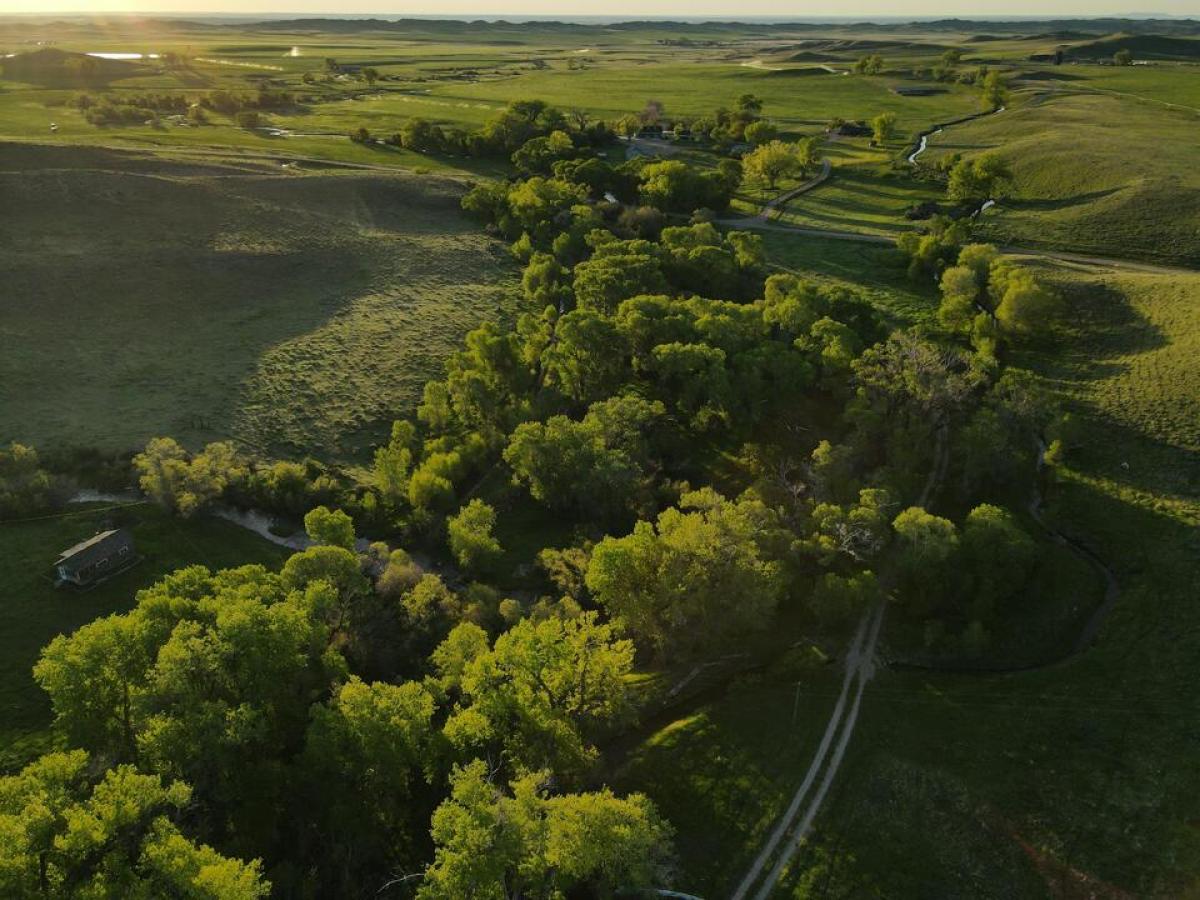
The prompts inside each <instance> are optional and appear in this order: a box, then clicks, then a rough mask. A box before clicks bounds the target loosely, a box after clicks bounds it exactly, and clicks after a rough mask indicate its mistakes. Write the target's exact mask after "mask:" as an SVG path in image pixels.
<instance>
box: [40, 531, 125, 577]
mask: <svg viewBox="0 0 1200 900" xmlns="http://www.w3.org/2000/svg"><path fill="white" fill-rule="evenodd" d="M132 544H133V538H132V537H131V536H130V534H129V532H128V531H126V530H125V529H124V528H117V529H113V530H112V531H102V532H100V533H99V534H96V535H93V536H92V537H90V538H88V539H87V540H86V541H80V542H79V543H78V544H76V545H75V546H74V547H68V548H67V549H66V550H64V551H63V552H62V553H60V554H59V555H58V559H57V560H56V561H55V563H54V564H55V565H56V566H61V565H62V564H63V563H70V564H71V566H72V567H74V568H77V569H78V568H82V567H83V566H86V565H88V564H89V563H93V562H95V561H97V560H101V559H105V558H106V557H108V556H109V555H111V554H112V553H113V551H115V550H116V549H117V548H119V547H121V546H122V545H132Z"/></svg>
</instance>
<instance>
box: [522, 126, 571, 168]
mask: <svg viewBox="0 0 1200 900" xmlns="http://www.w3.org/2000/svg"><path fill="white" fill-rule="evenodd" d="M574 153H575V144H574V142H573V141H572V140H571V136H570V135H569V134H567V133H566V132H565V131H552V132H550V134H548V135H546V136H545V137H536V138H531V139H530V140H528V141H526V142H525V144H524V145H523V146H522V147H521V149H519V150H518V151H517V152H516V153H514V154H513V155H512V161H513V165H515V166H516V167H517V168H518V169H520V170H521V171H522V172H525V173H527V174H534V173H541V174H543V175H547V174H549V173H550V169H551V167H552V166H553V165H554V163H555V162H557V161H558V160H560V159H568V158H570V157H571V156H572V155H574Z"/></svg>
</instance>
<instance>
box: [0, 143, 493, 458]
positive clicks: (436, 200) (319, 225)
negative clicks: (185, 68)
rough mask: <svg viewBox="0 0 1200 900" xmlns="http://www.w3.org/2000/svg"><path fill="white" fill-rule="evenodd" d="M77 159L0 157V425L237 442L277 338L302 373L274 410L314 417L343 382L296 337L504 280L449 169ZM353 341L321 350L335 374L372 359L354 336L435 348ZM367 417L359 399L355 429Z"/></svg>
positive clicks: (461, 316) (43, 435)
mask: <svg viewBox="0 0 1200 900" xmlns="http://www.w3.org/2000/svg"><path fill="white" fill-rule="evenodd" d="M80 155H81V157H82V159H81V160H79V161H77V166H76V167H74V168H69V167H67V166H66V165H65V163H67V162H68V161H69V160H70V157H71V154H70V153H68V152H66V151H62V150H54V151H51V152H49V153H48V154H47V158H45V159H43V158H42V154H40V153H37V152H34V153H13V154H7V153H0V169H3V170H5V171H3V172H0V193H2V194H3V195H4V196H5V203H6V209H5V217H4V219H3V220H2V221H0V245H4V246H5V247H6V254H7V260H6V262H7V265H6V267H5V268H6V272H5V282H6V285H5V286H6V288H7V290H8V292H9V296H11V297H20V298H21V302H20V303H10V304H5V305H3V307H0V381H4V382H5V387H6V389H11V391H12V395H11V396H12V403H11V404H10V403H9V402H8V390H6V391H5V394H6V401H5V403H4V404H2V406H3V407H4V412H3V417H2V419H0V430H3V431H7V432H9V433H10V434H11V435H12V436H13V437H16V438H21V439H24V440H28V441H30V442H33V443H44V442H51V443H52V442H55V441H60V440H64V439H68V438H69V439H71V440H74V441H77V442H80V443H86V444H95V445H97V446H105V447H113V446H119V447H125V446H136V445H138V444H139V443H142V442H144V441H145V440H146V439H147V438H148V437H149V436H152V435H153V434H159V433H174V434H175V435H176V436H178V437H180V438H181V439H183V440H185V441H188V442H189V443H196V442H199V441H201V440H211V439H213V438H215V437H218V436H225V435H226V434H227V429H228V428H229V423H230V422H231V421H232V417H233V416H234V415H235V414H236V413H237V404H238V403H239V397H240V395H241V391H242V386H243V385H244V384H245V383H246V381H247V379H249V378H251V377H253V376H255V375H256V373H258V372H259V369H260V365H261V361H262V360H263V358H264V356H265V355H267V354H268V353H271V352H272V351H276V350H278V349H279V348H284V349H283V350H282V351H281V352H282V356H281V357H280V363H279V365H280V366H282V368H283V370H284V372H285V374H288V373H290V377H289V378H288V381H287V390H286V391H281V392H278V393H277V394H276V395H275V396H274V397H273V401H274V403H275V406H274V407H272V411H276V412H277V411H278V410H279V409H280V408H282V407H284V406H286V407H287V408H288V409H293V408H295V407H298V406H300V405H303V404H307V405H308V408H311V409H314V410H316V409H321V408H322V404H323V403H324V402H325V401H324V398H323V396H322V392H323V391H326V390H331V389H333V388H337V387H338V385H337V384H333V383H332V382H328V381H327V382H321V383H308V382H306V380H305V378H306V376H308V375H311V367H312V365H311V363H310V361H309V360H308V359H307V357H303V354H299V351H293V350H290V349H287V348H288V347H289V345H290V344H292V343H293V342H294V341H295V340H296V339H297V338H301V337H304V336H307V335H310V334H313V333H316V332H320V331H322V330H323V329H325V328H327V327H328V326H329V324H330V323H331V322H333V321H334V320H337V319H339V317H340V316H341V315H342V314H343V313H345V312H346V311H347V310H348V309H350V308H351V307H352V306H353V305H355V304H357V303H359V302H360V301H362V300H363V298H375V297H379V296H386V297H388V298H390V302H392V303H393V305H405V304H407V305H411V306H412V307H413V309H414V310H416V309H420V308H422V307H423V306H424V304H426V303H427V302H429V300H430V298H431V297H437V298H443V297H446V296H452V295H453V293H454V292H455V291H461V292H462V297H461V298H460V299H461V302H460V305H462V304H466V303H467V302H468V301H471V302H473V303H476V304H478V303H481V302H483V301H482V300H481V299H480V298H481V297H482V294H481V292H482V291H483V287H482V286H481V285H482V284H483V283H485V282H488V281H490V279H492V278H493V277H495V276H496V273H499V272H501V271H503V268H502V265H503V264H502V262H501V260H500V258H499V257H497V256H496V254H495V253H492V252H491V251H490V245H489V244H488V243H487V241H486V239H485V238H483V236H482V235H481V233H480V231H479V229H478V228H477V226H475V225H474V224H473V223H471V222H470V221H469V220H467V219H466V218H465V217H464V216H463V215H462V214H461V212H460V210H459V206H458V197H459V195H460V194H461V191H462V186H461V185H460V184H458V183H455V182H452V181H449V180H447V179H440V178H416V177H408V178H405V177H393V176H390V175H379V174H376V173H362V172H358V173H345V174H339V175H336V176H319V175H307V176H303V177H299V176H295V175H290V174H282V173H280V170H279V169H278V167H276V168H275V169H274V170H273V171H271V172H270V173H269V174H268V173H267V172H263V171H260V172H247V171H245V170H237V169H229V168H224V167H222V166H220V165H219V164H214V165H211V166H210V165H208V164H206V163H205V164H183V165H180V166H177V167H173V166H172V164H171V163H170V162H169V161H166V160H163V159H155V158H151V159H143V158H141V157H139V156H137V155H134V154H105V153H97V152H95V151H83V152H81V154H80ZM47 162H48V163H49V164H50V168H46V167H44V166H45V163H47ZM39 163H42V165H39ZM97 166H103V167H102V168H99V167H97ZM117 166H120V168H117ZM110 167H112V168H110ZM439 302H441V303H442V304H443V306H445V305H447V303H446V301H444V300H439ZM484 312H486V311H485V310H482V309H480V311H479V313H478V315H482V314H484ZM430 315H431V316H432V317H433V319H434V320H437V321H440V319H441V318H444V317H446V316H449V317H450V318H453V319H454V321H453V322H451V323H449V324H448V325H446V327H447V328H450V329H453V330H465V327H469V326H470V325H473V324H475V321H476V316H475V315H474V314H472V313H471V312H470V307H469V306H463V308H462V309H461V310H459V309H458V308H457V307H452V308H450V309H449V310H448V311H447V310H443V309H442V307H438V311H436V312H434V311H431V312H430ZM420 327H423V326H422V325H421V322H419V321H417V322H416V323H415V324H414V325H413V326H412V328H413V330H419V328H420ZM428 327H429V328H430V329H433V328H434V327H435V324H434V323H431V324H430V325H429V326H428ZM368 330H369V329H368ZM355 338H356V339H361V340H359V343H357V344H355V345H354V347H355V348H356V349H358V350H359V351H360V352H359V356H358V357H355V358H354V359H351V358H349V357H348V356H347V353H348V350H347V348H346V347H345V346H343V345H342V344H339V343H336V342H334V343H331V344H328V345H326V346H325V349H327V350H328V352H329V354H330V355H331V361H330V365H341V366H344V367H346V368H347V369H352V368H353V367H354V366H356V365H357V366H360V367H361V366H363V365H371V366H373V365H374V363H372V362H370V361H369V360H366V361H364V360H363V359H362V358H361V357H362V352H361V347H360V345H361V344H364V343H366V342H369V341H372V340H373V342H374V345H375V346H376V348H377V352H379V353H387V352H389V351H388V348H392V349H393V352H400V351H403V352H404V353H406V354H413V353H418V352H421V353H435V354H436V350H437V348H436V346H435V347H433V349H430V350H428V351H426V350H425V349H423V348H424V346H425V345H426V344H428V343H429V336H428V335H426V334H422V335H420V336H418V337H413V338H411V339H410V338H409V337H408V336H407V334H405V335H396V334H393V333H384V334H378V335H375V336H374V337H371V336H370V335H366V334H363V333H362V332H361V329H360V331H358V332H355ZM398 342H399V344H398ZM397 346H400V351H396V350H395V348H396V347H397ZM333 357H336V358H337V361H336V363H335V362H333V359H332V358H333ZM294 358H295V359H294ZM293 361H294V362H295V364H296V365H297V366H300V368H299V369H296V370H294V371H293V370H289V368H288V367H289V366H290V365H292V363H293ZM305 366H307V368H305ZM422 371H424V370H422ZM386 387H388V384H382V385H381V390H382V389H384V388H386ZM391 387H393V388H395V385H391ZM360 415H362V414H361V413H360V412H359V411H358V408H357V407H353V408H351V409H350V410H349V412H347V413H346V417H345V422H344V423H343V426H344V427H351V426H353V427H359V426H360V425H361V424H362V423H361V422H359V421H358V418H357V417H359V416H360Z"/></svg>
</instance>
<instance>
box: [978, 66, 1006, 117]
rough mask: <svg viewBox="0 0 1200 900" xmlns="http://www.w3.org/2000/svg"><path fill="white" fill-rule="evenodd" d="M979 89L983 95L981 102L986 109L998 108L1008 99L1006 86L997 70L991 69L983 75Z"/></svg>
mask: <svg viewBox="0 0 1200 900" xmlns="http://www.w3.org/2000/svg"><path fill="white" fill-rule="evenodd" d="M979 90H980V93H981V94H982V95H983V104H984V106H986V107H987V108H988V109H1000V107H1002V106H1004V104H1005V101H1007V100H1008V86H1007V85H1006V84H1005V83H1004V79H1003V78H1001V77H1000V73H999V72H995V71H993V72H988V73H987V74H986V75H984V76H983V81H982V82H981V83H980V85H979Z"/></svg>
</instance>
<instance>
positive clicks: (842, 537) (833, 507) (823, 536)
mask: <svg viewBox="0 0 1200 900" xmlns="http://www.w3.org/2000/svg"><path fill="white" fill-rule="evenodd" d="M818 449H819V448H818ZM893 508H894V504H893V502H892V499H891V497H890V496H889V494H888V492H887V491H885V490H882V489H880V488H863V489H862V490H861V491H859V493H858V501H857V502H856V503H854V504H848V505H845V506H839V505H838V504H836V503H818V504H817V505H816V506H814V507H813V510H812V513H811V532H810V534H809V536H808V538H807V539H806V545H807V546H808V547H809V548H810V550H811V551H812V552H813V553H815V554H816V556H817V559H818V561H819V562H820V563H821V564H822V565H824V566H829V565H832V564H836V563H838V562H845V561H846V560H848V559H849V560H853V561H854V562H855V563H859V564H863V563H869V562H870V561H871V560H873V559H875V558H876V557H878V556H879V554H880V553H881V552H882V551H883V549H884V548H885V547H886V546H887V544H888V540H889V539H890V537H891V535H890V534H889V530H888V524H889V523H888V518H889V516H890V515H891V512H890V511H891V510H892V509H893Z"/></svg>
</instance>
